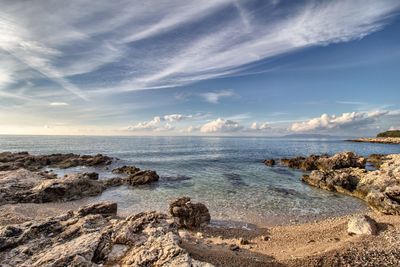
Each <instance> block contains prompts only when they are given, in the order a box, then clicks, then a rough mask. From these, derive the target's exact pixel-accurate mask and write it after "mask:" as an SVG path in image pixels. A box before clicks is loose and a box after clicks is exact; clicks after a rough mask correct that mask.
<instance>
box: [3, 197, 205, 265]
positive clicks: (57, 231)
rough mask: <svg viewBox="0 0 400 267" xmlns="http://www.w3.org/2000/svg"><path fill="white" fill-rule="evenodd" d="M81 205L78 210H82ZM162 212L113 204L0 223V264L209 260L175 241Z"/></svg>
mask: <svg viewBox="0 0 400 267" xmlns="http://www.w3.org/2000/svg"><path fill="white" fill-rule="evenodd" d="M83 211H84V212H83ZM180 242H181V240H180V238H179V235H178V231H177V226H176V225H175V223H174V222H173V220H172V219H170V218H169V217H168V216H167V215H165V214H162V213H158V212H143V213H139V214H136V215H133V216H129V217H127V218H120V217H117V216H116V204H115V203H110V202H105V203H97V204H94V205H88V206H86V207H83V208H81V209H79V210H78V211H76V212H72V211H71V212H69V213H67V214H64V215H61V216H58V217H54V218H48V219H45V220H41V221H29V222H26V223H23V224H18V225H8V226H1V227H0V250H1V251H2V253H0V265H1V266H98V265H104V266H113V265H116V266H128V265H129V266H188V267H189V266H199V267H200V266H204V267H205V266H212V265H210V264H208V263H204V262H200V261H197V260H194V259H192V258H191V257H190V256H189V254H188V253H187V252H186V251H185V250H184V249H182V248H181V247H180V246H179V243H180Z"/></svg>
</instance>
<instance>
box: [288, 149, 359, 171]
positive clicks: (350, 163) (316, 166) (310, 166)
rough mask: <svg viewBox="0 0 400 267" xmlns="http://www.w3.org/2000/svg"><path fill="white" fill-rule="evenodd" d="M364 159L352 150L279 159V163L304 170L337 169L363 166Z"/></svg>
mask: <svg viewBox="0 0 400 267" xmlns="http://www.w3.org/2000/svg"><path fill="white" fill-rule="evenodd" d="M365 163H366V159H365V158H363V157H359V156H357V155H356V154H355V153H353V152H343V153H337V154H335V155H334V156H332V157H329V156H328V155H311V156H309V157H295V158H291V159H281V164H283V165H285V166H287V167H289V168H294V169H301V170H304V171H313V170H337V169H343V168H350V167H354V168H365Z"/></svg>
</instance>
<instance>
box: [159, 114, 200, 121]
mask: <svg viewBox="0 0 400 267" xmlns="http://www.w3.org/2000/svg"><path fill="white" fill-rule="evenodd" d="M163 118H164V120H166V121H169V122H176V121H182V120H186V119H190V118H193V115H182V114H170V115H165V116H164V117H163Z"/></svg>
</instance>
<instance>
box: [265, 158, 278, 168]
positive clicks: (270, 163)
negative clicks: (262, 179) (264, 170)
mask: <svg viewBox="0 0 400 267" xmlns="http://www.w3.org/2000/svg"><path fill="white" fill-rule="evenodd" d="M264 164H265V165H267V166H270V167H272V166H274V165H275V164H276V162H275V160H274V159H266V160H264Z"/></svg>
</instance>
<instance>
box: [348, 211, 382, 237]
mask: <svg viewBox="0 0 400 267" xmlns="http://www.w3.org/2000/svg"><path fill="white" fill-rule="evenodd" d="M347 232H348V233H349V234H356V235H376V233H377V227H376V222H375V221H374V220H373V219H372V218H370V217H369V216H367V215H354V216H352V217H351V218H350V220H349V222H348V223H347Z"/></svg>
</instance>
